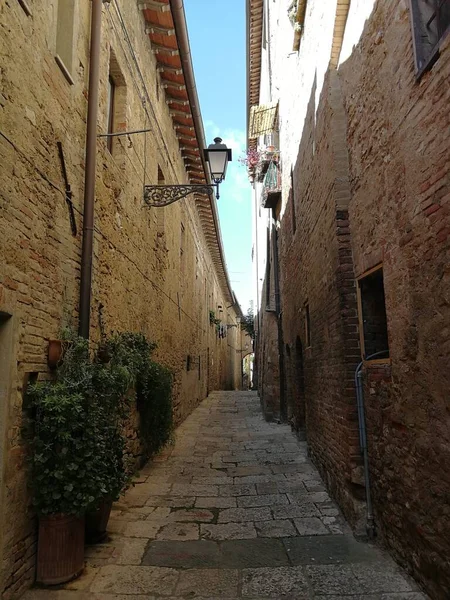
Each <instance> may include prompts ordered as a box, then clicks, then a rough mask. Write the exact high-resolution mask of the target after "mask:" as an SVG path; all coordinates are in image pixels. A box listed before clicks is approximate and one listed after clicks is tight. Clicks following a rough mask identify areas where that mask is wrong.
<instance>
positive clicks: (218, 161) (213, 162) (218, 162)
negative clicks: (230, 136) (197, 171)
mask: <svg viewBox="0 0 450 600" xmlns="http://www.w3.org/2000/svg"><path fill="white" fill-rule="evenodd" d="M208 158H209V168H210V169H211V175H212V177H213V178H214V179H222V178H223V176H224V175H225V171H226V164H227V158H228V156H227V151H226V150H224V151H223V152H222V151H217V150H215V151H213V152H209V153H208Z"/></svg>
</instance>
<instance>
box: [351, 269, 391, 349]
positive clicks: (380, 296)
mask: <svg viewBox="0 0 450 600" xmlns="http://www.w3.org/2000/svg"><path fill="white" fill-rule="evenodd" d="M358 283H359V295H360V312H361V314H360V326H361V328H362V338H361V342H362V355H363V358H365V359H369V358H370V357H373V359H383V358H388V357H389V344H388V331H387V317H386V303H385V299H384V283H383V269H377V270H376V271H375V272H373V273H371V274H369V275H367V276H366V277H363V278H362V279H360V280H359V282H358ZM361 321H362V323H361ZM374 354H376V356H373V355H374Z"/></svg>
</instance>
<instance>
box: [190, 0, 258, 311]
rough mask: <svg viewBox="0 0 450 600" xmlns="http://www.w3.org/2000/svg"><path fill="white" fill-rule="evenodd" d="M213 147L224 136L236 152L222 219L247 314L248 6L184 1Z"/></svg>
mask: <svg viewBox="0 0 450 600" xmlns="http://www.w3.org/2000/svg"><path fill="white" fill-rule="evenodd" d="M184 9H185V12H186V21H187V25H188V32H189V41H190V45H191V52H192V62H193V65H194V73H195V80H196V83H197V91H198V96H199V99H200V106H201V110H202V117H203V124H204V127H205V136H206V141H207V143H208V144H209V143H211V142H212V141H213V138H214V137H216V136H220V137H221V138H223V140H224V142H225V143H226V144H227V146H228V147H229V148H232V150H233V162H232V163H230V164H229V166H228V171H227V178H226V181H225V182H224V183H222V184H221V186H220V200H219V201H218V205H219V215H220V225H221V230H222V239H223V244H224V246H225V255H226V261H227V266H228V273H229V277H230V280H231V286H232V288H233V290H234V291H235V293H236V296H237V298H238V300H239V303H240V304H241V307H242V310H243V311H244V313H245V312H247V309H248V307H249V305H250V300H251V298H252V281H251V279H252V266H251V249H252V226H251V187H250V184H249V183H248V179H247V175H246V169H245V167H244V166H243V165H241V164H240V163H239V162H238V159H239V158H240V157H241V156H242V155H243V154H244V151H245V147H246V135H245V130H246V44H245V2H244V0H227V2H224V1H223V0H184Z"/></svg>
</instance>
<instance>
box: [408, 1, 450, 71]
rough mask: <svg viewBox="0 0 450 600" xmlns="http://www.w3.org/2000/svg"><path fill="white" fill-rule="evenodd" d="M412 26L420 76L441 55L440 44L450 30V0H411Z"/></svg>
mask: <svg viewBox="0 0 450 600" xmlns="http://www.w3.org/2000/svg"><path fill="white" fill-rule="evenodd" d="M411 26H412V33H413V41H414V54H415V60H416V73H417V76H418V77H420V75H422V73H423V72H424V71H425V70H427V69H429V68H430V67H432V65H433V64H434V62H435V61H436V60H437V58H438V57H439V44H440V42H441V41H442V39H443V38H444V36H445V35H447V33H448V32H449V31H450V0H411Z"/></svg>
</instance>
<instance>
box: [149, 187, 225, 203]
mask: <svg viewBox="0 0 450 600" xmlns="http://www.w3.org/2000/svg"><path fill="white" fill-rule="evenodd" d="M214 190H215V192H216V198H217V199H219V186H218V185H217V184H214V185H213V184H211V185H209V184H206V183H205V184H203V183H195V184H186V185H183V184H179V185H145V186H144V202H145V203H146V204H147V205H148V206H168V205H169V204H173V203H174V202H177V201H178V200H181V199H183V198H186V196H189V194H205V195H206V196H212V194H214Z"/></svg>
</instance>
